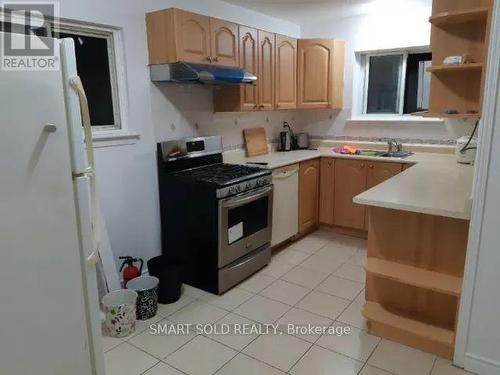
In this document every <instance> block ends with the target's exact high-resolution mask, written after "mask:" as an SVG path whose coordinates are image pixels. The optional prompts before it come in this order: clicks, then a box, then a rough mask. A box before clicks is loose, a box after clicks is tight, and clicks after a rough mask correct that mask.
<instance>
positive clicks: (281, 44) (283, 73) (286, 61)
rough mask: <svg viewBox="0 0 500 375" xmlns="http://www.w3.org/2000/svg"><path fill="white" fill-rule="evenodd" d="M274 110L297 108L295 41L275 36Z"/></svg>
mask: <svg viewBox="0 0 500 375" xmlns="http://www.w3.org/2000/svg"><path fill="white" fill-rule="evenodd" d="M275 55H276V77H275V82H276V87H275V100H276V109H294V108H296V107H297V39H294V38H289V37H287V36H283V35H278V34H276V54H275Z"/></svg>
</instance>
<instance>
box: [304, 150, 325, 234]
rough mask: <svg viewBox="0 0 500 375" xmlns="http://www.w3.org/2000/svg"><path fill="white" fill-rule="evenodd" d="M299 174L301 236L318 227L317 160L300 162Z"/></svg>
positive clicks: (318, 179)
mask: <svg viewBox="0 0 500 375" xmlns="http://www.w3.org/2000/svg"><path fill="white" fill-rule="evenodd" d="M299 173H300V175H299V234H301V235H303V234H306V233H308V232H310V231H312V230H314V229H315V228H317V227H318V225H319V183H320V161H319V159H313V160H308V161H304V162H301V163H300V171H299Z"/></svg>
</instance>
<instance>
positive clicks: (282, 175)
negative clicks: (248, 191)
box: [273, 168, 299, 180]
mask: <svg viewBox="0 0 500 375" xmlns="http://www.w3.org/2000/svg"><path fill="white" fill-rule="evenodd" d="M298 171H299V169H298V168H295V169H293V170H291V171H286V172H285V173H279V174H276V175H273V179H274V178H275V179H278V180H285V179H287V178H289V177H292V176H293V175H294V174H296V173H298Z"/></svg>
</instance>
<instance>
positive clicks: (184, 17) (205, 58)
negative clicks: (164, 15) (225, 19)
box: [175, 9, 210, 64]
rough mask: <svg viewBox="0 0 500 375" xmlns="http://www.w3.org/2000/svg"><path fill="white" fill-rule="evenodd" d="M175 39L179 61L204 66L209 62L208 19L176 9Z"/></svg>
mask: <svg viewBox="0 0 500 375" xmlns="http://www.w3.org/2000/svg"><path fill="white" fill-rule="evenodd" d="M175 38H176V45H177V59H178V60H179V61H188V62H193V63H205V64H207V63H208V62H209V58H210V19H209V18H208V17H205V16H202V15H199V14H194V13H190V12H186V11H183V10H178V9H176V11H175Z"/></svg>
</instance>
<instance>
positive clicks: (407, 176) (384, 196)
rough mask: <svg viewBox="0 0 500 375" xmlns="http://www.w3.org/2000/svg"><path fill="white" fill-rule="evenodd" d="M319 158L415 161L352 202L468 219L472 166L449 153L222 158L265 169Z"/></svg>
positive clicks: (239, 154)
mask: <svg viewBox="0 0 500 375" xmlns="http://www.w3.org/2000/svg"><path fill="white" fill-rule="evenodd" d="M319 157H335V158H342V159H362V160H376V161H393V162H398V163H410V164H416V165H415V166H413V167H411V168H409V169H407V170H405V171H403V172H402V173H400V174H398V175H397V176H394V177H392V178H390V179H389V180H387V181H385V182H383V183H381V184H380V185H377V186H375V187H373V188H371V189H369V190H367V191H365V192H363V193H361V194H359V195H358V196H356V197H354V199H353V201H354V202H355V203H359V204H365V205H369V206H377V207H385V208H392V209H397V210H404V211H412V212H419V213H425V214H430V215H438V216H446V217H452V218H458V219H467V220H468V219H469V218H470V210H471V206H472V201H471V196H472V179H473V171H474V168H473V167H472V166H470V165H464V164H459V163H457V162H456V158H455V156H454V155H453V154H449V153H447V154H446V153H428V152H416V153H415V154H414V155H412V156H410V157H408V158H404V159H401V158H382V157H367V156H357V155H339V154H336V153H334V152H333V151H332V148H331V147H321V148H318V150H298V151H290V152H272V153H269V154H267V155H262V156H255V157H250V158H248V157H246V156H245V153H244V152H243V151H239V150H238V151H228V152H225V153H224V161H225V162H226V163H231V164H247V163H254V162H260V163H268V164H267V165H266V166H262V167H265V168H270V169H275V168H279V167H283V166H285V165H290V164H295V163H299V162H301V161H305V160H310V159H315V158H319Z"/></svg>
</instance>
